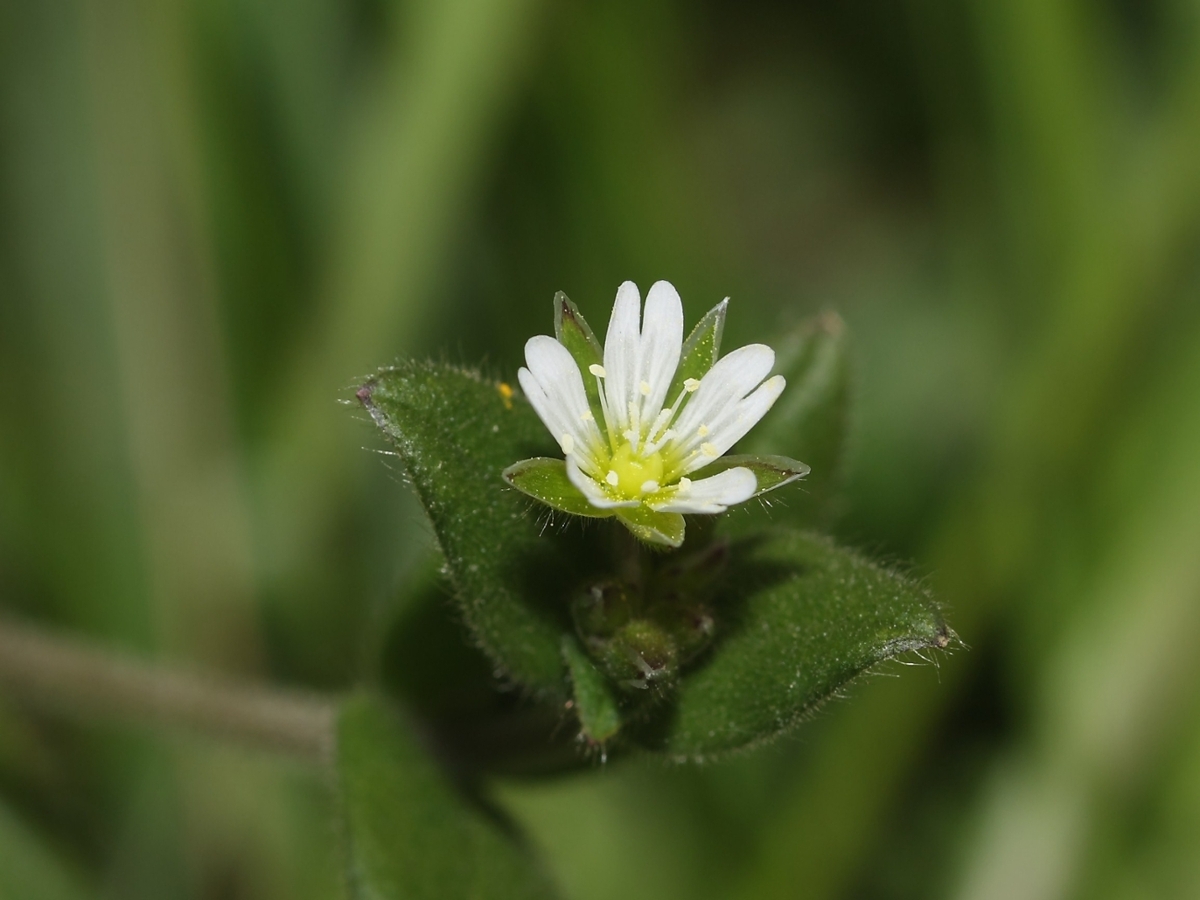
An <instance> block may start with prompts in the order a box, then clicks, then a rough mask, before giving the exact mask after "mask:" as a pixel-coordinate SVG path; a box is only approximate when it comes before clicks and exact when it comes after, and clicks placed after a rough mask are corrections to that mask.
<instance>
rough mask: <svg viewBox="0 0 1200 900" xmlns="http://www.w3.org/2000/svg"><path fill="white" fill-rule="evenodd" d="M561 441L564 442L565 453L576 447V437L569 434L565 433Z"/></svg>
mask: <svg viewBox="0 0 1200 900" xmlns="http://www.w3.org/2000/svg"><path fill="white" fill-rule="evenodd" d="M559 443H560V444H562V449H563V453H570V452H571V451H572V450H574V449H575V438H573V437H571V435H569V434H564V435H563V436H562V440H561V441H559Z"/></svg>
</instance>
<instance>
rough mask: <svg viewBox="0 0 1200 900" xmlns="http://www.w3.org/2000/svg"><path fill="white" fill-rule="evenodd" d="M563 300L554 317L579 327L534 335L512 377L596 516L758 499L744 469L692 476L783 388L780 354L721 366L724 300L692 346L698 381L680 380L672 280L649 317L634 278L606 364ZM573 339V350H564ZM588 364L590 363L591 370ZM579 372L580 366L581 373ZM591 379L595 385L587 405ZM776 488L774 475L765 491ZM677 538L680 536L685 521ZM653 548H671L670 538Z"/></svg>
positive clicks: (739, 356) (735, 355)
mask: <svg viewBox="0 0 1200 900" xmlns="http://www.w3.org/2000/svg"><path fill="white" fill-rule="evenodd" d="M559 296H560V298H561V299H560V301H559V302H560V304H561V306H560V312H559V314H560V316H561V315H562V314H565V315H566V316H567V317H569V319H570V322H569V323H568V325H570V326H573V327H574V328H575V331H574V332H573V333H572V334H571V335H564V333H563V327H562V326H561V325H560V327H559V329H558V331H559V338H560V339H555V338H552V337H548V336H546V335H539V336H537V337H533V338H530V339H529V341H528V343H526V345H525V361H526V364H527V368H522V369H521V370H520V372H519V373H518V378H519V380H520V384H521V388H522V389H523V390H524V392H525V395H526V396H527V397H528V398H529V402H530V403H531V404H532V405H533V408H534V410H535V411H536V412H537V414H538V416H539V417H540V418H541V420H542V422H543V423H545V425H546V427H547V428H548V429H549V430H550V433H551V434H552V435H553V436H554V438H555V440H557V441H558V444H559V446H560V447H561V448H562V451H563V454H564V456H565V457H566V459H565V464H566V475H567V477H568V478H569V480H570V483H571V484H572V485H574V486H575V488H577V489H578V491H579V492H581V493H582V495H583V496H584V497H585V498H586V499H587V503H588V504H590V506H591V507H592V508H594V512H592V513H591V514H593V515H612V514H616V515H619V516H621V517H622V518H623V519H626V520H633V521H634V522H635V523H636V522H638V521H641V522H643V523H644V522H647V521H649V522H650V523H651V524H652V525H653V522H654V520H653V517H651V518H650V519H647V518H646V516H645V513H646V512H649V513H654V514H662V513H674V514H679V513H688V514H714V513H720V512H724V511H725V509H726V508H727V507H729V506H731V505H733V504H735V503H741V502H743V501H745V500H748V499H750V498H751V497H752V496H754V495H755V494H756V493H757V492H760V491H759V483H758V478H757V477H756V475H755V472H754V471H753V469H752V468H751V467H749V466H742V465H735V466H732V467H725V468H724V469H720V466H717V467H714V471H715V472H716V474H710V475H708V476H707V477H699V478H692V477H690V476H692V475H693V474H694V473H697V472H700V470H702V469H704V468H705V467H707V466H710V465H712V464H713V463H716V462H717V460H719V459H720V458H721V457H722V456H723V455H724V454H725V452H726V451H727V450H729V448H730V447H732V446H733V445H734V444H735V443H736V442H737V441H738V440H739V439H740V438H741V437H742V436H743V435H745V434H746V432H748V431H749V430H750V429H751V428H753V427H754V425H755V424H756V423H757V422H758V421H759V420H760V419H761V418H762V417H763V416H764V415H765V414H766V413H767V411H768V410H769V409H770V408H771V406H772V404H774V403H775V401H776V400H777V399H778V398H779V395H780V394H781V393H782V392H783V389H784V386H785V384H786V382H785V380H784V378H783V376H781V375H774V376H771V377H768V376H769V375H770V373H771V368H772V367H773V366H774V364H775V353H774V351H773V350H772V349H771V348H770V347H767V346H766V345H764V344H750V345H748V346H745V347H741V348H739V349H737V350H735V351H734V352H732V353H730V354H729V355H728V356H725V357H723V358H721V359H720V360H717V358H716V357H717V349H718V344H719V340H720V332H721V328H722V325H723V322H724V313H725V303H722V304H720V305H719V306H718V307H717V308H716V309H714V310H713V312H711V313H709V315H708V316H706V317H705V319H704V320H703V321H702V322H701V325H700V326H698V327H697V330H696V332H694V333H693V335H692V337H690V338H689V339H688V359H687V360H685V369H688V370H694V371H696V372H697V373H698V374H699V373H702V377H700V378H691V377H688V378H681V377H680V375H682V374H683V373H682V372H678V371H677V370H679V369H680V363H681V356H683V355H684V342H683V305H682V304H681V303H680V300H679V294H678V293H677V292H676V291H675V288H674V287H672V286H671V285H670V284H668V283H667V282H665V281H659V282H657V283H656V284H655V285H654V286H653V287H651V288H650V291H649V293H648V294H647V295H646V306H645V311H644V313H643V311H642V308H641V307H642V304H641V298H640V296H639V294H638V289H637V287H636V286H635V285H634V284H633V283H632V282H629V281H627V282H625V283H624V284H622V285H621V287H620V288H619V289H618V290H617V299H616V303H615V304H614V306H613V312H612V318H611V319H610V321H609V325H608V335H607V337H606V339H605V342H604V347H603V351H602V352H603V356H602V363H601V362H600V358H599V354H600V349H599V347H598V345H597V344H596V342H595V339H594V338H593V337H592V334H591V331H590V330H589V329H588V328H587V325H586V323H584V322H583V320H582V317H580V316H579V315H578V311H577V310H575V308H574V307H573V306H571V305H570V302H569V301H567V300H566V298H565V297H564V296H562V295H559ZM704 329H707V330H708V331H707V332H705V331H704ZM572 338H573V339H574V343H573V345H572V347H571V349H568V346H566V345H565V343H567V342H570V341H571V340H572ZM706 338H707V339H708V340H707V343H706V342H705V339H706ZM589 354H590V355H589ZM589 358H596V361H594V362H590V363H588V362H587V360H588V359H589ZM581 364H586V370H587V371H586V372H585V371H581ZM589 382H591V384H592V385H594V388H593V389H592V390H591V391H590V394H591V399H590V400H589V390H588V386H589V385H588V383H589ZM673 385H674V390H672V387H673ZM531 462H532V461H531ZM751 462H753V460H751ZM787 462H792V463H794V461H787ZM718 469H719V471H718ZM806 472H807V466H803V464H802V463H794V468H793V469H791V470H789V477H788V478H787V479H786V480H787V481H790V480H794V478H798V477H800V476H801V475H803V474H805V473H806ZM506 474H507V473H506ZM510 480H511V479H510ZM514 483H516V482H514ZM782 483H784V481H783V480H780V479H779V478H773V479H772V481H771V484H770V487H777V486H779V485H780V484H782ZM517 486H518V487H521V488H522V489H523V490H527V488H526V487H525V486H523V485H521V484H517ZM529 492H530V493H534V495H535V496H539V499H545V498H544V497H541V496H540V495H539V494H537V493H535V492H533V491H529ZM547 502H552V501H549V500H547ZM553 505H558V504H553ZM564 508H565V507H564ZM639 510H640V511H641V512H640V513H639V512H638V511H639ZM572 511H579V510H572ZM585 514H587V513H585ZM627 524H629V521H627ZM631 527H632V526H631ZM634 530H635V533H637V529H636V528H635V529H634ZM651 530H654V529H653V527H652V528H651ZM659 530H660V531H661V530H662V529H661V528H660V529H659ZM639 536H642V537H647V536H646V535H644V534H642V535H639ZM647 539H651V540H655V539H656V538H654V537H648V538H647ZM678 539H679V540H682V520H680V524H679V537H678ZM660 542H663V543H670V544H672V545H677V542H676V540H674V539H673V538H672V539H669V540H660Z"/></svg>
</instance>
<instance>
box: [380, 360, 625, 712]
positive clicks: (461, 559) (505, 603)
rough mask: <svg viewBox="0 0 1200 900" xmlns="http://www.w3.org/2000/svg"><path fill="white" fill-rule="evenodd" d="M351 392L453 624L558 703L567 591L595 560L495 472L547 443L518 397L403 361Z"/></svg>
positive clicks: (571, 532)
mask: <svg viewBox="0 0 1200 900" xmlns="http://www.w3.org/2000/svg"><path fill="white" fill-rule="evenodd" d="M358 398H359V400H361V401H362V403H363V405H364V406H365V407H366V409H367V410H368V411H369V412H370V414H371V416H372V418H373V419H374V420H375V422H376V424H378V425H379V427H380V428H382V429H383V431H384V433H385V434H386V435H387V437H388V438H389V439H390V440H391V441H392V443H393V444H394V445H395V447H396V451H397V454H398V455H399V457H400V459H401V461H402V462H403V464H404V468H405V470H406V472H407V473H408V475H409V477H410V478H411V480H412V483H413V486H414V487H415V488H416V491H417V495H418V496H419V498H420V500H421V502H422V504H423V505H424V507H425V509H426V511H427V512H428V514H429V519H430V521H431V522H432V524H433V529H434V533H435V534H436V535H437V539H438V543H439V544H440V546H441V549H442V552H443V554H444V555H445V558H446V563H447V571H448V574H449V578H450V582H451V586H452V588H453V590H454V596H455V599H456V601H457V602H458V604H459V608H460V610H461V613H462V617H463V621H465V622H466V624H467V626H468V627H469V628H470V629H471V632H472V633H473V634H474V636H475V638H476V640H477V641H478V642H479V645H480V646H481V647H482V648H483V650H484V651H485V652H486V653H487V654H488V655H489V656H490V657H491V658H492V659H493V660H494V661H495V663H496V664H497V666H498V667H499V668H500V669H501V670H502V671H503V672H504V673H506V674H507V675H508V676H510V677H511V678H513V679H515V680H516V681H518V682H520V683H521V684H523V685H525V686H526V687H528V688H530V689H531V690H533V691H534V692H535V693H538V694H541V695H543V696H545V697H546V698H547V699H551V700H554V701H560V700H566V697H567V692H566V681H565V677H564V676H565V672H564V670H563V662H562V651H561V648H560V639H561V635H562V634H563V632H565V631H569V630H570V622H569V616H568V613H567V611H566V608H567V598H568V597H569V596H570V594H571V591H572V590H573V589H574V588H575V587H576V586H577V585H578V584H579V583H580V582H581V581H582V580H583V579H584V578H585V577H586V576H587V575H588V574H589V573H590V571H591V570H590V569H589V568H588V566H589V565H590V566H593V567H594V566H596V565H598V564H601V563H603V559H598V558H597V556H598V555H597V554H596V553H594V552H587V551H586V548H585V547H583V546H581V541H582V539H583V538H582V536H581V534H580V533H579V532H580V529H566V530H561V531H556V530H554V529H548V530H546V534H545V535H543V534H542V531H543V529H542V528H541V527H540V525H539V523H538V520H537V517H536V516H535V515H531V514H530V501H529V500H528V499H527V498H526V497H525V496H523V495H522V494H521V493H519V492H518V491H515V490H513V489H512V488H511V487H509V486H508V484H506V483H505V481H504V479H503V478H502V477H501V474H500V473H501V472H502V471H503V470H504V469H505V468H506V467H508V466H509V465H511V464H512V463H513V461H514V460H520V459H526V458H528V457H531V456H537V455H540V454H542V453H545V452H546V451H548V450H551V449H552V448H553V443H552V442H551V440H550V437H549V435H548V434H547V433H546V429H545V427H544V426H543V425H542V423H541V421H540V420H539V419H538V417H537V415H536V413H534V411H533V409H532V407H530V405H529V403H528V401H526V400H525V399H524V398H523V397H521V396H520V395H518V394H514V393H513V392H512V391H511V390H510V389H507V385H498V384H496V383H494V382H489V381H486V380H484V379H483V378H482V377H480V375H479V374H478V373H476V372H471V371H467V370H463V369H458V368H454V367H452V366H447V365H438V364H433V363H418V362H409V363H405V364H403V365H400V366H397V367H395V368H393V369H388V370H385V371H383V372H380V373H379V374H378V375H377V376H375V377H374V378H372V379H371V380H370V381H369V382H367V384H366V385H365V386H364V387H363V388H362V389H361V390H360V391H359V392H358Z"/></svg>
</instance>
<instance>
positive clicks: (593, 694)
mask: <svg viewBox="0 0 1200 900" xmlns="http://www.w3.org/2000/svg"><path fill="white" fill-rule="evenodd" d="M562 648H563V659H565V660H566V662H567V669H568V671H569V672H570V673H571V685H572V687H573V689H574V701H573V702H574V707H575V715H576V716H578V717H579V727H580V729H581V731H582V733H583V736H584V737H585V738H586V739H587V740H588V741H590V742H592V743H596V744H602V743H604V742H605V741H607V740H609V739H611V738H613V737H615V736H616V734H617V732H618V731H619V730H620V728H621V711H620V709H619V707H618V705H617V698H616V695H615V694H614V693H613V690H612V685H611V684H609V681H608V679H607V678H606V677H605V676H604V673H602V672H601V671H600V670H599V669H597V668H596V665H595V663H593V662H592V661H591V659H590V658H589V657H588V655H587V654H586V653H584V652H583V648H582V647H580V646H579V642H578V641H577V640H576V639H575V637H574V636H572V635H569V634H567V635H563V645H562Z"/></svg>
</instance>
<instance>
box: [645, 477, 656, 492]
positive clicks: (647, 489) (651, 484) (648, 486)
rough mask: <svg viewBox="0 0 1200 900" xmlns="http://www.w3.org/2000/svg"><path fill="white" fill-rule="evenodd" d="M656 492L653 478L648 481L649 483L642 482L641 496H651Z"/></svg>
mask: <svg viewBox="0 0 1200 900" xmlns="http://www.w3.org/2000/svg"><path fill="white" fill-rule="evenodd" d="M657 490H658V482H657V481H655V480H654V479H653V478H652V479H650V480H649V481H643V482H642V493H643V494H653V493H654V492H655V491H657Z"/></svg>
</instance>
